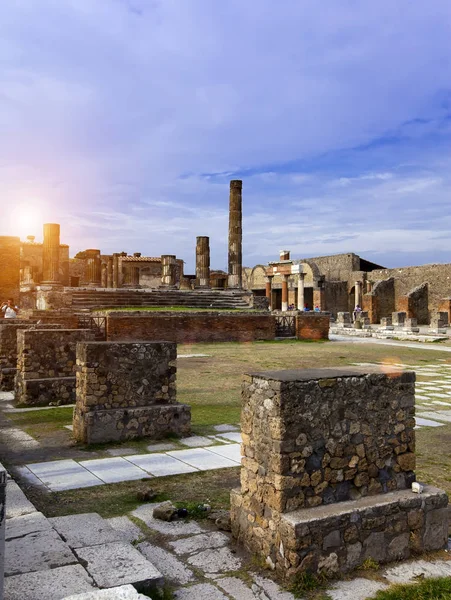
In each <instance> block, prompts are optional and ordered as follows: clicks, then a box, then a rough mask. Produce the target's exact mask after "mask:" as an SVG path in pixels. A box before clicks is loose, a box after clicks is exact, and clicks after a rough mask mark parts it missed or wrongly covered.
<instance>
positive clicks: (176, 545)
mask: <svg viewBox="0 0 451 600" xmlns="http://www.w3.org/2000/svg"><path fill="white" fill-rule="evenodd" d="M229 541H230V537H229V536H227V535H225V534H224V533H219V532H214V533H204V534H201V535H195V536H193V537H189V538H182V539H180V540H176V541H175V542H169V545H170V546H172V548H173V549H174V552H175V553H176V554H193V552H199V550H206V549H207V548H220V547H221V546H225V545H226V544H227V543H228V542H229Z"/></svg>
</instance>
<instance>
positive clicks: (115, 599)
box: [64, 585, 149, 600]
mask: <svg viewBox="0 0 451 600" xmlns="http://www.w3.org/2000/svg"><path fill="white" fill-rule="evenodd" d="M148 599H149V597H148V596H143V595H142V594H140V593H139V592H137V591H136V590H135V588H134V587H133V586H132V585H121V586H120V587H117V588H110V589H109V590H96V591H95V592H86V593H84V594H77V595H76V596H68V597H67V598H64V600H148Z"/></svg>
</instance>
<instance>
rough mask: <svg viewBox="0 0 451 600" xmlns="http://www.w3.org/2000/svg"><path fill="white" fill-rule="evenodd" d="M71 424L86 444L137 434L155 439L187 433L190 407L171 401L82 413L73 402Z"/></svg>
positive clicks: (75, 435) (119, 440) (189, 425)
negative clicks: (168, 402)
mask: <svg viewBox="0 0 451 600" xmlns="http://www.w3.org/2000/svg"><path fill="white" fill-rule="evenodd" d="M73 424H74V432H73V433H74V437H75V439H76V440H77V441H78V442H83V443H85V444H101V443H105V442H122V441H124V440H132V439H135V438H139V437H150V438H153V439H158V438H162V437H164V436H166V435H169V434H175V435H188V434H189V433H190V431H191V407H190V406H187V405H186V404H178V403H174V404H156V405H153V406H139V407H136V408H133V407H131V408H129V407H126V408H113V409H108V410H95V411H88V412H84V413H83V412H81V410H80V408H79V407H78V406H76V407H75V409H74V418H73Z"/></svg>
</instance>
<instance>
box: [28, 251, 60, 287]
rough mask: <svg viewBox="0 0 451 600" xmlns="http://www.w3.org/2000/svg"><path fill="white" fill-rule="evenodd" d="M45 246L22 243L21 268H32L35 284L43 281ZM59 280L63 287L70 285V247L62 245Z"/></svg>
mask: <svg viewBox="0 0 451 600" xmlns="http://www.w3.org/2000/svg"><path fill="white" fill-rule="evenodd" d="M43 247H44V245H43V244H42V243H38V242H29V241H27V242H22V243H21V246H20V263H21V268H22V269H23V268H24V267H25V266H30V267H31V269H32V276H33V282H34V283H35V284H39V283H41V281H42V268H43V266H42V252H43ZM59 279H60V283H61V284H62V285H65V286H67V285H69V246H68V245H67V244H61V245H60V259H59Z"/></svg>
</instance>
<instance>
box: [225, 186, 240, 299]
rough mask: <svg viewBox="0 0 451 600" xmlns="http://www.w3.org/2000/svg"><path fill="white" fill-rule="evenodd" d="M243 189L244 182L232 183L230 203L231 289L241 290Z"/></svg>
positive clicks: (229, 282)
mask: <svg viewBox="0 0 451 600" xmlns="http://www.w3.org/2000/svg"><path fill="white" fill-rule="evenodd" d="M242 187H243V182H242V181H241V180H240V179H235V180H232V181H231V182H230V201H229V277H228V287H229V288H241V287H242V285H243V281H242V269H243V265H242V262H243V256H242V238H243V229H242V198H241V193H242Z"/></svg>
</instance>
